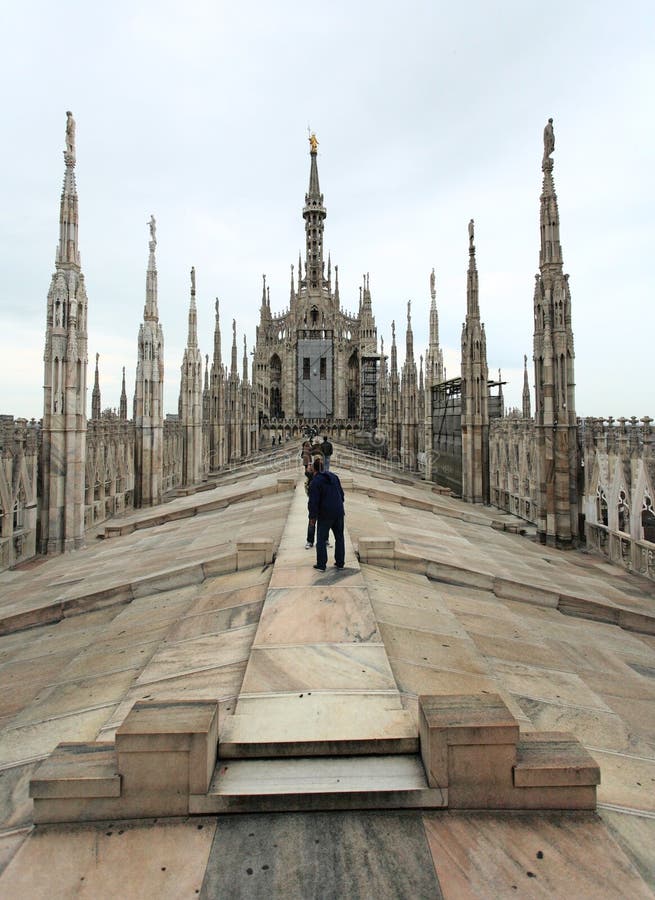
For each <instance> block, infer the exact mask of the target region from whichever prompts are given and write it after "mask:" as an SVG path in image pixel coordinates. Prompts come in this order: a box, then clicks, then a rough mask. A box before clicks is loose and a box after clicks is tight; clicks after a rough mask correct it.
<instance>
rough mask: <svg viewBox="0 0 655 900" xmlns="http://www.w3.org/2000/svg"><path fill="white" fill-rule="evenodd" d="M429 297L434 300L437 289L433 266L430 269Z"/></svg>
mask: <svg viewBox="0 0 655 900" xmlns="http://www.w3.org/2000/svg"><path fill="white" fill-rule="evenodd" d="M430 296H431V297H432V299H433V300H434V299H435V297H436V296H437V288H436V276H435V274H434V266H433V267H432V271H431V272H430Z"/></svg>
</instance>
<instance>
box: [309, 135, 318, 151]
mask: <svg viewBox="0 0 655 900" xmlns="http://www.w3.org/2000/svg"><path fill="white" fill-rule="evenodd" d="M309 146H310V152H311V153H316V151H317V150H318V140H317V138H316V135H315V134H314V132H313V131H312V133H311V134H310V135H309Z"/></svg>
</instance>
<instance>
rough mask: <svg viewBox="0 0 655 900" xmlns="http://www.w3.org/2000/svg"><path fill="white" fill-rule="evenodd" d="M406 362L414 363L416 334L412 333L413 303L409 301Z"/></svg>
mask: <svg viewBox="0 0 655 900" xmlns="http://www.w3.org/2000/svg"><path fill="white" fill-rule="evenodd" d="M405 361H406V362H407V361H411V362H413V361H414V332H413V331H412V301H411V300H408V301H407V331H406V333H405Z"/></svg>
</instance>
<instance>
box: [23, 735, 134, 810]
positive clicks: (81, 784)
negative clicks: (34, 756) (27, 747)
mask: <svg viewBox="0 0 655 900" xmlns="http://www.w3.org/2000/svg"><path fill="white" fill-rule="evenodd" d="M120 795H121V776H120V775H119V774H118V764H117V758H116V748H115V746H114V744H113V742H103V743H85V742H80V743H63V744H59V746H58V747H57V748H56V750H55V751H54V752H53V753H52V754H51V755H50V756H49V757H48V758H47V759H46V760H44V762H43V763H42V764H41V765H40V766H39V768H38V770H37V772H36V773H35V775H34V777H33V778H32V780H31V781H30V797H32V798H34V799H35V800H50V799H64V800H68V799H81V798H92V797H120Z"/></svg>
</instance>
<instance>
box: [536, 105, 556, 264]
mask: <svg viewBox="0 0 655 900" xmlns="http://www.w3.org/2000/svg"><path fill="white" fill-rule="evenodd" d="M554 150H555V133H554V131H553V120H552V119H549V120H548V122H547V124H546V127H545V128H544V155H543V159H542V162H541V170H542V172H543V173H544V178H543V188H542V192H541V210H540V217H539V219H540V224H541V247H540V250H539V268H540V269H541V270H542V274H543V269H544V267H545V266H548V268H550V269H551V270H554V271H559V272H561V271H562V247H561V245H560V240H559V209H558V207H557V194H556V193H555V183H554V181H553V160H552V159H551V154H552V153H553V151H554Z"/></svg>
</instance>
